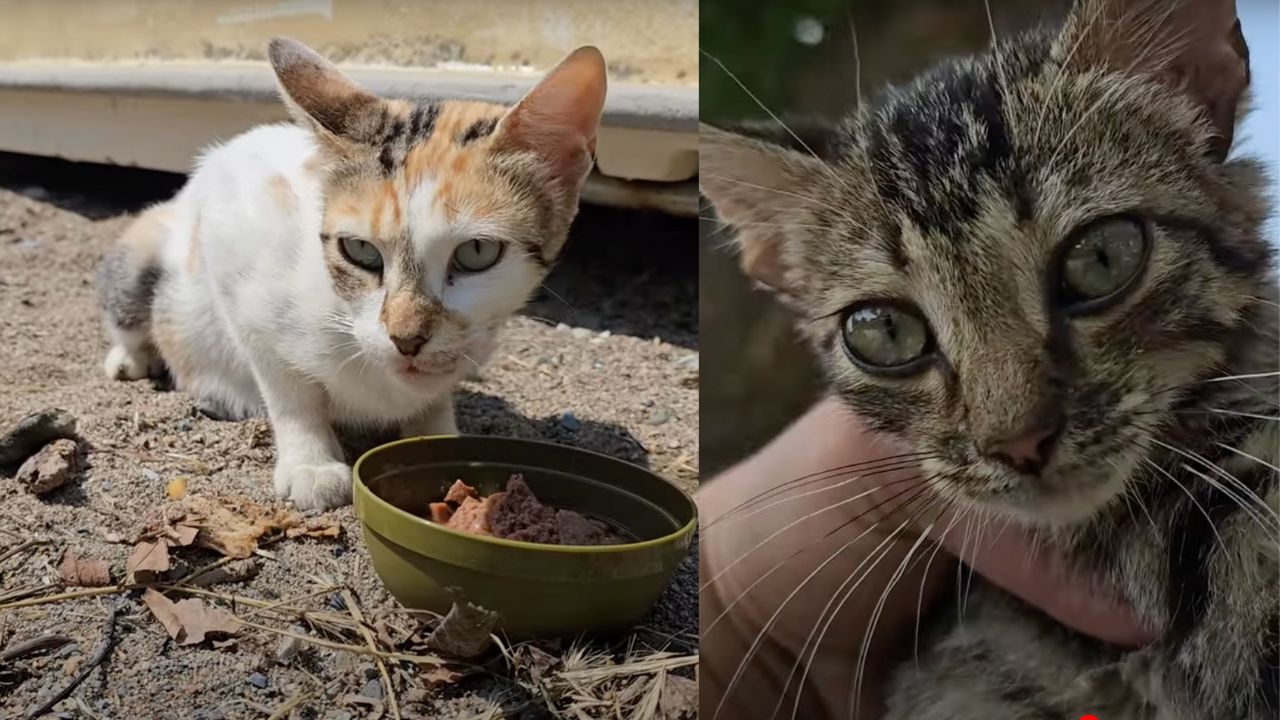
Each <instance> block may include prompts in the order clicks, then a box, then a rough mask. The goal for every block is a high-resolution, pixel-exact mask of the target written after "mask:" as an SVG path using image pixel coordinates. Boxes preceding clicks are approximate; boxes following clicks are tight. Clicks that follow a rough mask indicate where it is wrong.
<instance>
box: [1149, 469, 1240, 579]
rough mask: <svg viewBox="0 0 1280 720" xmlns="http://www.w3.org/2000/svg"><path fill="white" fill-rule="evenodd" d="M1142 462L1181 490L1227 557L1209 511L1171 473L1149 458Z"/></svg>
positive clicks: (1223, 544)
mask: <svg viewBox="0 0 1280 720" xmlns="http://www.w3.org/2000/svg"><path fill="white" fill-rule="evenodd" d="M1142 461H1143V462H1145V463H1146V464H1148V465H1150V466H1151V467H1153V468H1155V469H1156V471H1157V472H1159V473H1160V474H1162V475H1164V476H1165V477H1166V478H1168V479H1169V482H1172V483H1173V484H1174V486H1175V487H1177V488H1178V489H1179V490H1181V491H1182V492H1183V494H1184V495H1186V496H1187V498H1188V499H1189V500H1191V504H1192V505H1194V506H1195V508H1196V509H1197V510H1199V511H1200V514H1201V515H1203V516H1204V519H1205V521H1206V522H1208V523H1209V529H1210V530H1212V531H1213V536H1214V537H1215V538H1217V540H1218V547H1219V548H1221V549H1222V553H1223V555H1224V556H1225V555H1227V544H1226V543H1225V542H1223V540H1222V535H1221V534H1219V533H1218V525H1217V523H1215V522H1214V521H1213V517H1211V516H1210V515H1209V511H1208V510H1205V508H1204V506H1203V505H1201V504H1200V501H1199V500H1197V499H1196V496H1195V495H1193V494H1192V492H1191V491H1190V490H1188V489H1187V488H1186V486H1185V485H1183V484H1182V483H1180V482H1178V478H1176V477H1174V476H1173V473H1171V472H1169V471H1168V470H1165V469H1164V468H1162V467H1160V465H1159V464H1158V463H1155V462H1152V461H1151V460H1150V459H1149V458H1142Z"/></svg>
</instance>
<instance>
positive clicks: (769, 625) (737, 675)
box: [703, 520, 908, 720]
mask: <svg viewBox="0 0 1280 720" xmlns="http://www.w3.org/2000/svg"><path fill="white" fill-rule="evenodd" d="M907 522H908V521H907V520H904V521H903V525H902V527H905V526H906V523H907ZM874 527H875V526H874V525H872V526H871V527H869V528H867V529H866V530H864V531H863V532H862V534H860V535H858V537H856V538H854V539H853V540H850V541H849V542H847V543H845V544H844V545H841V546H840V547H839V548H837V549H836V551H835V552H833V553H831V555H830V556H828V557H827V559H826V560H824V561H823V562H822V564H820V565H818V567H816V568H814V569H813V571H812V572H810V573H809V574H808V575H806V576H805V578H804V580H802V581H801V582H800V584H799V585H797V586H796V587H795V589H794V590H792V591H791V592H790V593H788V594H787V596H786V597H785V598H783V600H782V602H781V603H780V604H779V605H778V608H777V609H776V610H774V611H773V614H772V615H770V616H769V619H768V620H767V621H766V622H765V625H764V627H763V628H761V629H760V631H759V632H758V633H756V636H755V639H754V640H752V642H751V646H750V647H749V648H747V654H746V656H745V657H743V659H742V660H741V661H739V662H738V667H737V669H736V670H735V671H734V673H733V677H732V678H730V680H729V685H728V686H727V687H726V688H725V691H724V694H723V695H721V697H720V702H719V704H717V705H716V709H715V712H714V713H712V715H711V720H716V718H718V717H720V712H721V711H722V710H723V709H724V703H725V700H727V699H728V697H729V695H730V694H732V693H733V689H734V688H735V687H737V685H738V682H739V681H740V680H741V679H742V674H743V672H744V671H745V670H746V668H747V665H748V664H749V663H750V662H751V660H752V658H754V657H755V654H756V651H757V650H758V649H759V647H760V643H761V642H762V641H763V639H764V637H765V635H766V634H767V633H768V632H769V631H770V630H771V629H773V626H774V624H775V623H776V622H777V621H778V617H779V616H781V615H782V611H783V610H784V609H785V608H786V607H787V604H788V603H790V602H791V600H792V599H793V598H795V596H796V595H797V594H798V593H799V592H800V591H801V590H803V589H804V587H805V586H806V585H808V584H809V582H810V581H811V580H813V578H814V577H816V576H817V575H818V573H819V572H821V571H822V569H823V568H825V567H826V566H827V565H830V564H831V563H832V562H833V561H835V559H836V558H837V557H839V556H840V555H841V554H842V553H843V552H844V551H845V550H847V549H848V548H849V547H851V546H852V545H853V544H854V543H856V542H857V541H858V540H859V539H861V538H862V537H863V535H865V534H866V533H868V532H871V529H872V528H874ZM775 569H776V568H775ZM770 572H772V570H770ZM748 589H750V588H748ZM738 599H741V596H739V598H738ZM734 602H737V600H735V601H734ZM730 607H732V605H730ZM725 612H728V608H726V609H725ZM723 616H724V614H723V613H722V614H721V615H720V617H723ZM720 617H717V618H716V620H715V622H719V621H720ZM713 624H714V623H713ZM703 637H706V631H704V632H703Z"/></svg>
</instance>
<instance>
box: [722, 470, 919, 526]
mask: <svg viewBox="0 0 1280 720" xmlns="http://www.w3.org/2000/svg"><path fill="white" fill-rule="evenodd" d="M916 469H918V466H916V464H915V462H906V464H902V465H901V466H900V468H890V469H886V470H878V471H876V473H867V474H864V475H854V477H851V478H847V479H844V480H840V482H838V483H836V484H832V486H826V487H820V488H818V489H812V491H808V492H803V493H800V495H791V496H787V497H783V498H781V500H776V501H773V502H769V503H767V505H764V506H762V507H749V509H744V510H746V512H745V514H744V515H742V516H741V518H737V516H733V518H732V519H735V520H745V519H748V518H750V516H753V515H758V514H760V512H764V511H765V510H769V509H773V507H777V506H780V505H786V503H788V502H796V501H799V500H803V498H805V497H812V496H814V495H822V493H824V492H831V491H833V489H838V488H842V487H845V486H847V484H850V483H856V482H861V480H865V479H867V478H872V477H876V475H882V474H886V473H897V471H914V470H916ZM836 477H838V475H836ZM824 479H835V478H824ZM913 479H919V475H915V477H910V478H899V479H896V480H888V482H884V483H881V484H879V486H878V487H881V488H887V487H892V486H895V484H899V483H904V482H910V480H913ZM727 519H731V515H730V514H724V515H721V516H719V518H716V519H714V520H712V521H710V523H708V524H707V527H705V528H703V532H704V533H707V532H708V530H710V528H712V525H714V524H718V523H719V521H721V520H727Z"/></svg>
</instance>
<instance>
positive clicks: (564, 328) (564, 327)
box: [556, 323, 569, 332]
mask: <svg viewBox="0 0 1280 720" xmlns="http://www.w3.org/2000/svg"><path fill="white" fill-rule="evenodd" d="M568 329H569V326H568V325H565V324H564V323H556V330H559V331H560V332H565V331H567V330H568Z"/></svg>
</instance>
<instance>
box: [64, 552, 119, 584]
mask: <svg viewBox="0 0 1280 720" xmlns="http://www.w3.org/2000/svg"><path fill="white" fill-rule="evenodd" d="M58 576H59V577H61V578H62V582H63V583H65V584H66V585H68V586H70V587H105V586H107V585H110V584H111V570H110V569H109V568H108V567H107V561H106V560H90V559H88V558H82V557H80V555H79V554H77V553H76V551H75V550H68V551H67V553H66V555H63V556H62V564H61V565H59V566H58Z"/></svg>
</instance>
